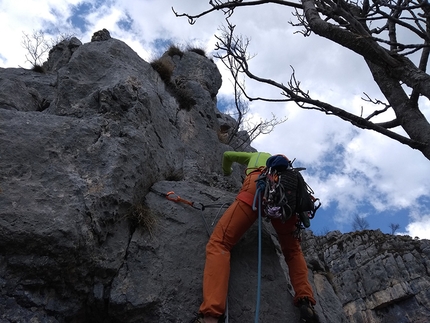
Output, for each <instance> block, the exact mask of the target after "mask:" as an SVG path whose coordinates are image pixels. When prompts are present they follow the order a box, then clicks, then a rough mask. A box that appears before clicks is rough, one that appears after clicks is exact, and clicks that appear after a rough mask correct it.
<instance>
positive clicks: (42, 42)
mask: <svg viewBox="0 0 430 323" xmlns="http://www.w3.org/2000/svg"><path fill="white" fill-rule="evenodd" d="M21 45H22V47H24V48H25V49H26V50H27V54H26V55H25V58H26V62H28V63H30V64H31V65H32V66H33V67H35V66H41V65H42V63H43V61H42V59H43V58H44V57H45V55H46V54H47V53H48V52H49V50H50V49H51V48H52V46H51V45H50V43H49V42H48V40H47V39H46V37H45V34H44V32H43V31H41V30H38V31H33V33H32V34H31V35H29V34H26V33H25V32H23V36H22V42H21Z"/></svg>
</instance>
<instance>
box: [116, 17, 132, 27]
mask: <svg viewBox="0 0 430 323" xmlns="http://www.w3.org/2000/svg"><path fill="white" fill-rule="evenodd" d="M117 24H118V26H119V28H121V29H122V30H125V31H130V30H131V29H132V28H131V27H132V25H133V19H132V18H131V17H130V16H129V15H128V14H127V15H126V18H124V19H121V20H120V21H118V23H117Z"/></svg>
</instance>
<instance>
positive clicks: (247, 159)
mask: <svg viewBox="0 0 430 323" xmlns="http://www.w3.org/2000/svg"><path fill="white" fill-rule="evenodd" d="M270 156H271V155H270V154H269V153H264V152H255V153H247V152H243V151H226V152H224V156H223V159H222V170H223V172H224V175H230V174H231V172H232V168H231V166H232V165H233V163H234V162H236V163H239V164H242V165H247V169H246V171H245V173H246V175H248V174H249V173H251V172H252V171H254V170H256V169H257V168H259V167H262V166H263V167H264V166H266V161H267V159H269V157H270Z"/></svg>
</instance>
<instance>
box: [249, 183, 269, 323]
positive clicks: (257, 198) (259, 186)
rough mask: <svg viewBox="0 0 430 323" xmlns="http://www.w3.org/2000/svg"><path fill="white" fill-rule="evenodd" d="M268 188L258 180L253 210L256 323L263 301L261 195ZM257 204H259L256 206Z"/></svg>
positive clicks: (256, 322)
mask: <svg viewBox="0 0 430 323" xmlns="http://www.w3.org/2000/svg"><path fill="white" fill-rule="evenodd" d="M265 188H266V183H265V182H264V180H263V178H261V177H259V178H258V180H257V191H256V192H255V196H254V201H253V203H252V210H253V211H256V210H257V209H258V270H257V275H258V277H257V304H256V305H255V319H254V322H255V323H258V321H259V315H260V299H261V227H262V223H261V194H260V192H264V190H265ZM256 203H257V204H256Z"/></svg>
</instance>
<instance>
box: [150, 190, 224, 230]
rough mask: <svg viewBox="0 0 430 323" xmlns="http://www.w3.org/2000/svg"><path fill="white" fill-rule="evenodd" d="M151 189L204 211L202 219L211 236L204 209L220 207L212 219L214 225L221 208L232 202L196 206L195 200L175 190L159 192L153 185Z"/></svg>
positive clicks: (172, 199)
mask: <svg viewBox="0 0 430 323" xmlns="http://www.w3.org/2000/svg"><path fill="white" fill-rule="evenodd" d="M149 190H150V191H151V192H152V193H155V194H157V195H159V196H161V197H165V198H166V199H168V200H169V201H173V202H176V203H184V204H187V205H189V206H191V207H192V208H194V209H196V210H200V211H202V213H201V216H202V219H203V221H204V224H205V227H206V231H207V233H208V235H209V236H210V230H209V226H208V224H207V222H206V219H205V217H204V215H203V211H204V210H205V209H206V208H219V210H218V212H217V214H216V215H215V218H214V219H213V221H212V225H213V224H214V223H215V220H216V218H217V217H218V215H219V213H220V212H221V209H222V208H224V207H228V206H229V205H230V203H216V204H208V205H204V204H202V203H198V204H200V206H196V205H195V203H194V202H192V201H188V200H186V199H183V198H182V197H180V196H179V195H177V194H176V193H175V192H173V191H169V192H167V193H162V192H159V191H157V190H155V189H153V188H152V187H151V188H150V189H149Z"/></svg>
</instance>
